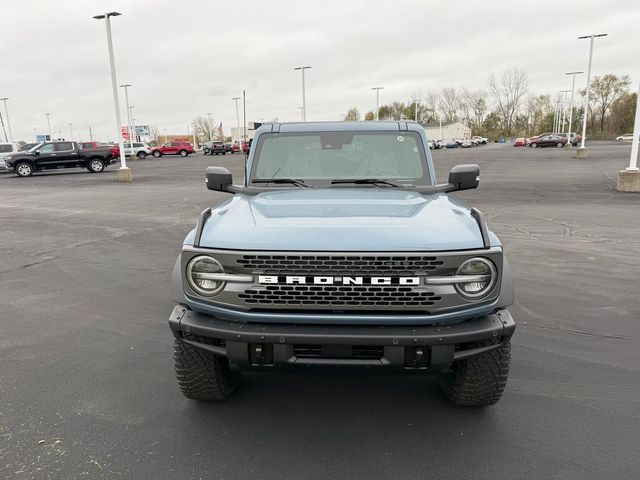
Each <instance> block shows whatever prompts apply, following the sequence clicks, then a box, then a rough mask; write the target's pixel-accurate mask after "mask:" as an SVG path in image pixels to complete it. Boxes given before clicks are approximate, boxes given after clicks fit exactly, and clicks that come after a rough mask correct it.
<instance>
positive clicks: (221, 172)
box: [205, 167, 233, 192]
mask: <svg viewBox="0 0 640 480" xmlns="http://www.w3.org/2000/svg"><path fill="white" fill-rule="evenodd" d="M205 182H206V184H207V188H208V189H209V190H216V191H218V192H228V191H229V190H228V187H229V186H230V185H231V184H232V183H233V177H232V175H231V172H230V171H229V170H227V169H226V168H224V167H207V170H206V174H205Z"/></svg>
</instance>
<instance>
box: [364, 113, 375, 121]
mask: <svg viewBox="0 0 640 480" xmlns="http://www.w3.org/2000/svg"><path fill="white" fill-rule="evenodd" d="M364 119H365V121H366V122H371V121H373V120H375V119H376V114H375V112H373V111H371V110H370V111H368V112H367V113H365V114H364Z"/></svg>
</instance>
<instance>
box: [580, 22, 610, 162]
mask: <svg viewBox="0 0 640 480" xmlns="http://www.w3.org/2000/svg"><path fill="white" fill-rule="evenodd" d="M607 35H608V34H607V33H598V34H591V35H584V36H582V37H578V40H583V39H585V38H588V39H590V41H589V65H588V67H587V90H586V94H585V96H584V114H583V118H582V142H581V143H580V148H578V152H577V156H578V158H588V157H589V152H588V150H587V148H586V147H585V146H584V141H585V138H586V136H587V112H588V111H589V87H591V61H592V60H593V39H594V38H598V37H606V36H607Z"/></svg>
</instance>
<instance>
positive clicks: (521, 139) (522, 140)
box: [513, 137, 527, 147]
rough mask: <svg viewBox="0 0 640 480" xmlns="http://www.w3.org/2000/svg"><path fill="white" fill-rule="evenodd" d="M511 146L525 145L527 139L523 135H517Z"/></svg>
mask: <svg viewBox="0 0 640 480" xmlns="http://www.w3.org/2000/svg"><path fill="white" fill-rule="evenodd" d="M513 146H514V147H526V146H527V139H526V138H524V137H518V138H516V139H515V141H514V142H513Z"/></svg>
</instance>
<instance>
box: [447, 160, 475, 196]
mask: <svg viewBox="0 0 640 480" xmlns="http://www.w3.org/2000/svg"><path fill="white" fill-rule="evenodd" d="M449 183H450V184H451V185H453V186H454V187H455V188H454V190H469V189H472V188H478V184H479V183H480V167H479V166H478V165H476V164H475V163H471V164H466V165H456V166H455V167H453V168H452V169H451V170H450V171H449Z"/></svg>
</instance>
